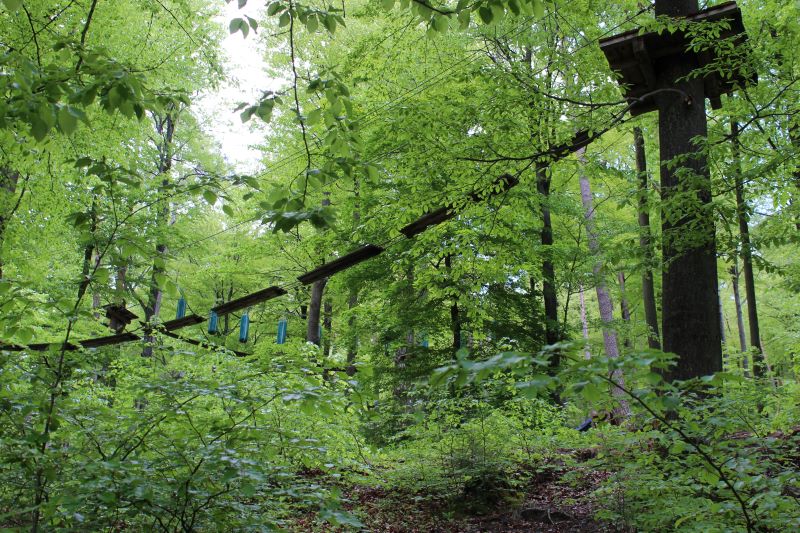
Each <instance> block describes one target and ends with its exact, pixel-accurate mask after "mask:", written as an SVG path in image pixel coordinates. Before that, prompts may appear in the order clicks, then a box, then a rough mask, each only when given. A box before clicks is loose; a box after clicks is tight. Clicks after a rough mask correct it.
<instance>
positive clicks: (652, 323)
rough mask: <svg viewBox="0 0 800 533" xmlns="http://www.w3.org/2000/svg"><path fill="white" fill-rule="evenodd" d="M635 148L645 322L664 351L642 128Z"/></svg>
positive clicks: (635, 130) (650, 343)
mask: <svg viewBox="0 0 800 533" xmlns="http://www.w3.org/2000/svg"><path fill="white" fill-rule="evenodd" d="M633 146H634V150H635V152H636V173H637V176H638V178H639V179H638V189H639V190H638V193H639V246H640V247H641V248H642V254H643V257H644V269H643V270H642V304H643V306H644V320H645V323H646V324H647V345H648V346H649V347H650V348H652V349H654V350H660V349H661V340H660V336H659V334H658V329H659V328H658V310H657V309H656V293H655V288H654V286H653V265H654V264H655V252H654V250H653V239H652V235H651V233H650V202H649V201H648V195H649V192H648V191H649V187H648V182H649V178H648V174H647V155H646V153H645V149H644V135H642V130H641V128H639V127H638V126H637V127H635V128H633Z"/></svg>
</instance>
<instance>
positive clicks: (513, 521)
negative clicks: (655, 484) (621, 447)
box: [295, 450, 613, 533]
mask: <svg viewBox="0 0 800 533" xmlns="http://www.w3.org/2000/svg"><path fill="white" fill-rule="evenodd" d="M565 454H570V452H569V451H566V450H565ZM570 455H571V454H570ZM580 455H581V454H578V457H575V459H577V461H578V462H577V463H574V464H573V461H569V463H570V464H569V465H568V464H567V462H565V461H563V460H560V459H553V460H551V461H549V462H548V463H545V464H544V465H542V464H539V465H537V466H536V469H535V471H529V472H522V474H527V475H526V477H527V478H528V481H527V482H526V483H525V485H524V486H523V487H520V489H519V493H518V495H517V498H515V500H514V501H513V502H508V501H506V502H497V503H495V504H493V505H491V506H486V507H485V508H483V509H482V510H483V512H481V513H474V512H472V513H470V512H465V511H459V510H456V509H457V508H458V507H459V506H460V504H461V503H463V502H462V501H454V499H453V498H449V499H448V498H438V497H436V496H433V495H430V494H414V493H410V492H408V491H403V490H402V489H389V488H385V487H379V486H371V485H355V486H351V487H347V488H345V489H344V491H343V498H344V500H345V502H346V503H345V508H346V509H347V510H348V511H350V512H352V513H353V514H355V515H356V516H357V517H358V518H359V519H360V520H361V521H362V522H363V523H364V525H365V529H364V531H370V532H374V533H456V532H458V533H478V532H481V533H496V532H509V533H518V532H520V533H521V532H542V533H588V532H602V531H611V530H613V528H612V527H610V526H609V525H605V524H602V523H599V522H597V521H595V520H594V519H593V518H592V517H593V514H594V512H595V510H596V506H597V502H596V501H595V499H594V498H593V495H592V493H593V492H594V491H595V490H596V489H597V488H598V487H599V486H600V484H601V483H602V482H603V481H604V480H605V479H607V478H608V477H609V476H610V473H608V472H603V471H597V470H595V469H593V468H590V467H588V466H587V465H584V464H581V462H580V461H581V460H582V459H585V457H581V456H580ZM520 468H521V469H522V470H524V469H526V468H527V467H526V466H524V465H522V466H521V467H520ZM531 470H533V469H531ZM460 499H461V500H466V499H468V495H462V497H461V498H460ZM314 522H315V518H314V517H312V516H308V517H305V518H303V519H300V520H299V521H298V522H296V523H295V525H296V527H297V529H295V531H298V532H299V531H333V530H334V529H331V528H330V527H329V526H328V527H320V526H319V525H318V523H317V525H314Z"/></svg>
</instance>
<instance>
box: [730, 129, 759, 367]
mask: <svg viewBox="0 0 800 533" xmlns="http://www.w3.org/2000/svg"><path fill="white" fill-rule="evenodd" d="M731 138H732V140H733V151H734V154H733V157H734V165H735V172H736V218H737V220H738V221H739V238H740V243H741V248H742V249H741V255H742V273H743V274H744V292H745V296H746V297H747V324H748V326H749V329H750V347H751V349H752V350H753V374H754V375H755V376H756V377H762V376H763V375H764V354H763V352H762V351H761V330H760V328H759V324H758V309H757V307H756V283H755V277H754V275H753V247H752V244H751V243H750V227H749V225H748V219H749V218H750V213H749V210H748V207H747V201H746V200H745V197H744V181H743V178H742V161H741V156H740V151H739V124H737V123H736V122H731ZM742 351H743V352H744V351H746V350H742Z"/></svg>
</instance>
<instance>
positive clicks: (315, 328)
mask: <svg viewBox="0 0 800 533" xmlns="http://www.w3.org/2000/svg"><path fill="white" fill-rule="evenodd" d="M327 283H328V278H323V279H321V280H319V281H315V282H314V283H313V284H312V285H311V301H310V302H309V303H308V322H307V326H306V341H308V342H310V343H313V344H316V345H317V346H319V345H320V338H319V333H320V327H319V323H320V315H321V310H322V296H323V294H324V293H325V285H326V284H327Z"/></svg>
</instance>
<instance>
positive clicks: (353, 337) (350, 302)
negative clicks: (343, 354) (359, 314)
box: [347, 286, 358, 376]
mask: <svg viewBox="0 0 800 533" xmlns="http://www.w3.org/2000/svg"><path fill="white" fill-rule="evenodd" d="M357 305H358V289H357V288H356V287H354V286H353V287H350V296H349V297H348V298H347V309H348V310H349V311H350V316H348V318H347V329H348V330H349V331H350V340H349V342H348V344H347V375H348V376H353V375H355V373H356V366H355V363H356V356H357V355H358V332H357V331H356V327H357V323H356V315H355V312H354V311H353V310H354V309H355V308H356V306H357Z"/></svg>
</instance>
